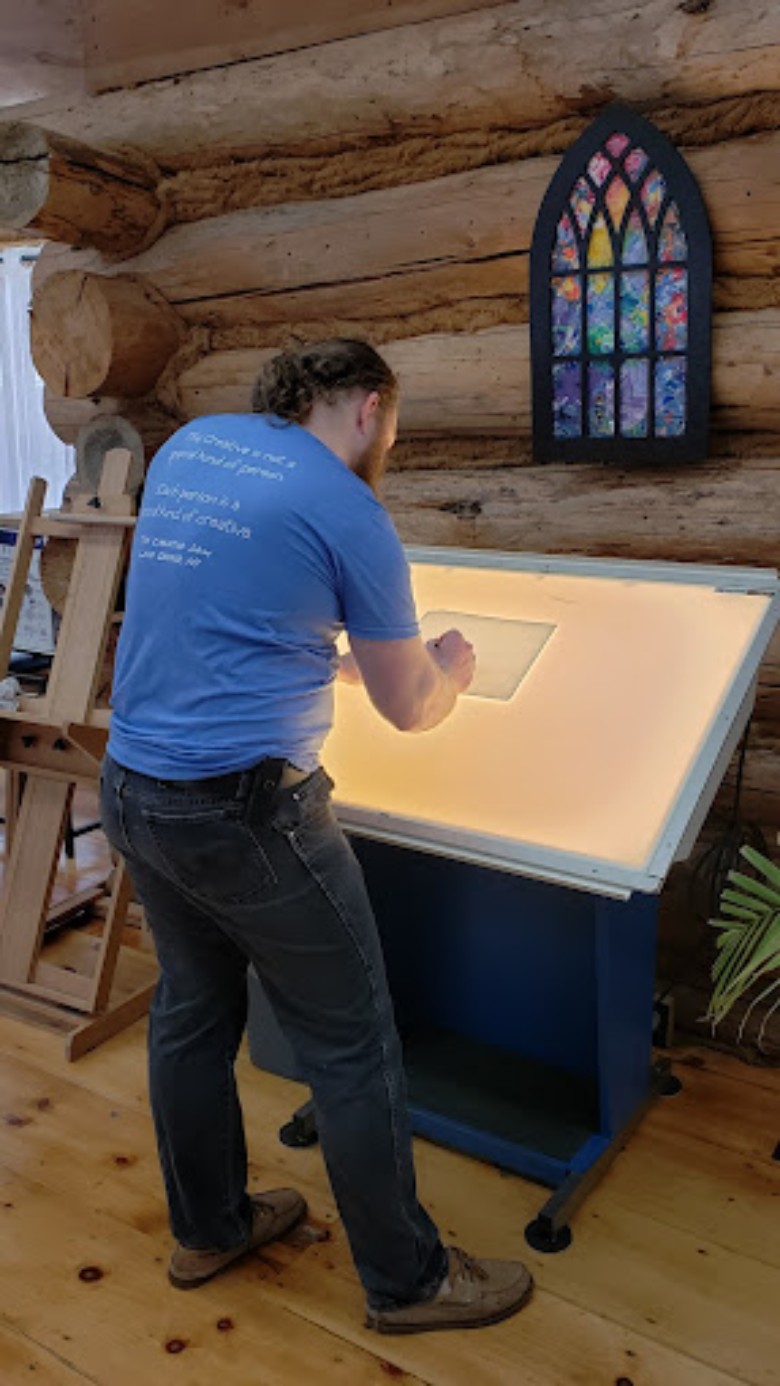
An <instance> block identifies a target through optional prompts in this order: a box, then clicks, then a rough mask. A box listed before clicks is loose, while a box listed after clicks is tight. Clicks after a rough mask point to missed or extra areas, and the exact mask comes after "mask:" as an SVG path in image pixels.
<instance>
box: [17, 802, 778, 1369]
mask: <svg viewBox="0 0 780 1386" xmlns="http://www.w3.org/2000/svg"><path fill="white" fill-rule="evenodd" d="M77 807H78V806H77ZM86 809H87V810H88V806H86ZM79 816H82V817H83V816H89V814H88V811H87V812H86V815H84V814H82V815H79V814H78V813H77V818H78V817H79ZM77 854H78V859H79V868H78V870H77V872H76V873H75V876H74V879H78V882H79V883H80V884H83V882H84V877H85V874H86V875H88V874H89V873H90V872H93V873H95V874H96V875H98V876H99V874H100V872H101V871H104V870H105V866H106V858H105V853H104V849H103V847H102V845H101V841H100V838H99V835H92V836H90V837H89V838H84V839H80V840H79V844H78V846H77ZM70 874H71V875H74V873H73V871H72V869H71V873H70ZM0 1054H1V1055H2V1058H0V1220H2V1233H1V1235H0V1286H2V1290H1V1292H0V1386H23V1384H24V1386H29V1383H30V1382H34V1383H36V1386H81V1383H84V1382H89V1383H92V1384H93V1386H158V1384H159V1386H169V1383H170V1386H174V1383H175V1386H223V1384H224V1386H282V1384H283V1386H298V1383H301V1386H303V1383H307V1386H308V1383H312V1382H316V1383H318V1386H319V1384H320V1383H322V1386H367V1383H377V1384H378V1383H382V1382H386V1381H388V1380H398V1381H403V1382H406V1383H408V1386H418V1383H429V1384H430V1386H499V1383H500V1386H729V1383H734V1382H747V1383H754V1384H755V1386H778V1383H780V1159H777V1158H773V1157H774V1156H775V1154H777V1155H778V1156H780V1150H778V1142H780V1070H778V1069H760V1068H750V1067H746V1066H745V1065H743V1064H741V1063H739V1062H738V1061H737V1060H735V1059H732V1058H730V1057H727V1056H723V1055H719V1054H715V1053H713V1052H711V1051H705V1050H695V1049H689V1050H683V1051H680V1052H679V1054H678V1055H677V1060H676V1071H677V1073H678V1075H679V1076H680V1077H681V1078H682V1080H683V1084H684V1086H683V1091H682V1092H681V1093H680V1094H679V1095H678V1096H677V1097H674V1098H669V1099H664V1100H662V1101H660V1102H659V1103H658V1104H657V1105H656V1107H655V1108H654V1110H653V1111H652V1113H651V1115H650V1116H649V1117H648V1119H647V1120H646V1122H645V1124H644V1126H643V1127H642V1129H641V1131H640V1132H639V1133H638V1135H637V1136H635V1138H634V1139H633V1141H632V1142H631V1144H630V1146H629V1147H628V1149H627V1150H626V1151H625V1152H624V1153H623V1154H622V1155H621V1156H620V1157H619V1158H618V1160H617V1161H616V1163H615V1164H614V1166H613V1167H612V1170H611V1171H610V1172H609V1174H608V1175H607V1177H606V1179H605V1180H604V1182H603V1183H602V1184H601V1185H600V1186H599V1188H598V1189H597V1190H596V1192H595V1193H594V1194H593V1195H592V1196H591V1198H590V1200H589V1202H588V1203H587V1204H586V1205H585V1206H584V1207H583V1208H582V1209H581V1210H580V1212H579V1214H578V1215H577V1218H576V1220H575V1223H574V1231H575V1237H574V1243H573V1245H572V1247H571V1249H570V1250H569V1251H567V1252H565V1253H563V1254H562V1255H559V1256H551V1257H544V1256H541V1255H538V1254H535V1253H534V1252H532V1251H530V1249H529V1248H527V1247H526V1245H525V1242H524V1239H523V1228H524V1226H525V1224H526V1222H528V1220H529V1219H530V1218H531V1217H532V1216H533V1215H534V1214H535V1213H536V1212H537V1211H538V1208H539V1207H540V1205H541V1203H542V1201H543V1199H544V1196H545V1195H544V1191H543V1190H542V1189H540V1188H539V1187H538V1186H536V1185H533V1184H530V1183H526V1182H525V1181H523V1180H521V1179H518V1178H515V1177H513V1176H508V1175H503V1174H501V1173H499V1172H498V1171H497V1170H495V1169H493V1168H490V1167H488V1166H486V1165H482V1164H479V1163H477V1162H474V1161H470V1160H468V1159H466V1158H464V1157H462V1156H459V1155H456V1154H453V1153H452V1152H449V1151H445V1150H442V1149H439V1148H436V1147H434V1146H432V1145H429V1144H427V1143H425V1142H420V1143H419V1144H418V1168H419V1176H420V1185H421V1192H422V1196H423V1198H424V1200H425V1202H426V1203H427V1205H428V1207H429V1208H430V1209H431V1210H432V1212H433V1213H434V1215H435V1216H436V1218H437V1219H438V1221H439V1224H440V1226H441V1228H442V1230H443V1233H444V1235H445V1238H446V1239H447V1240H448V1241H455V1242H457V1243H458V1244H460V1245H462V1246H465V1247H466V1248H467V1249H469V1250H471V1251H474V1252H476V1253H482V1254H486V1255H498V1256H515V1255H520V1256H522V1257H523V1258H524V1259H526V1260H527V1261H528V1262H529V1263H530V1264H531V1265H532V1267H533V1270H534V1273H535V1275H536V1278H537V1283H538V1289H537V1293H536V1296H535V1298H534V1300H533V1302H532V1304H531V1305H530V1306H529V1308H528V1309H526V1310H525V1311H524V1312H523V1313H522V1314H521V1315H520V1316H519V1317H517V1318H516V1319H513V1320H510V1321H509V1322H507V1323H505V1324H502V1325H499V1326H497V1327H495V1328H491V1329H486V1330H482V1331H480V1332H475V1333H449V1334H437V1335H429V1336H422V1337H412V1338H407V1339H397V1340H396V1339H392V1338H390V1339H383V1338H380V1337H377V1336H376V1335H374V1334H371V1333H369V1332H367V1331H366V1330H365V1329H364V1328H363V1327H362V1299H361V1294H360V1289H359V1286H358V1283H357V1281H356V1278H355V1275H354V1272H353V1270H352V1267H351V1263H350V1259H349V1255H348V1251H347V1246H346V1241H345V1237H344V1233H343V1231H342V1229H341V1227H340V1226H339V1224H338V1222H337V1220H336V1217H335V1213H334V1208H333V1203H332V1200H331V1197H330V1193H329V1190H328V1186H327V1182H326V1179H325V1174H324V1170H323V1166H322V1161H321V1156H320V1154H319V1151H318V1150H317V1149H312V1150H303V1151H290V1150H287V1149H285V1147H284V1146H282V1145H280V1144H279V1142H278V1140H277V1135H276V1133H277V1129H278V1127H279V1125H280V1124H281V1123H282V1122H283V1121H284V1120H286V1119H287V1118H288V1117H289V1115H290V1113H291V1112H292V1110H293V1108H294V1107H295V1106H296V1105H297V1103H298V1102H299V1100H300V1097H301V1089H299V1088H296V1087H295V1085H293V1084H290V1083H286V1082H283V1081H281V1080H280V1079H276V1078H273V1077H271V1076H269V1075H267V1074H263V1073H260V1072H259V1071H258V1070H257V1069H255V1068H253V1067H252V1065H251V1064H250V1062H249V1059H248V1057H247V1056H246V1055H244V1056H242V1058H241V1061H240V1069H241V1082H242V1092H243V1096H244V1106H245V1114H246V1123H247V1132H248V1136H249V1144H250V1153H251V1157H252V1165H251V1179H252V1187H253V1188H262V1187H264V1186H265V1187H272V1186H274V1185H278V1184H280V1183H294V1184H296V1185H297V1186H298V1187H300V1188H301V1189H302V1190H303V1192H304V1193H305V1194H306V1197H307V1198H308V1200H309V1204H310V1209H311V1226H312V1227H313V1228H314V1229H319V1230H324V1231H327V1232H328V1233H329V1236H328V1239H327V1240H322V1241H315V1240H312V1239H311V1238H309V1237H307V1236H305V1235H304V1236H300V1235H298V1236H295V1237H294V1238H293V1240H292V1242H291V1243H290V1244H284V1245H276V1246H274V1248H273V1249H272V1250H271V1251H270V1252H269V1253H268V1254H267V1255H265V1256H257V1257H255V1258H252V1259H250V1260H249V1261H248V1262H245V1263H244V1264H243V1265H241V1266H240V1267H236V1268H234V1269H233V1270H232V1271H231V1272H230V1273H229V1274H228V1275H226V1276H224V1277H222V1278H221V1279H220V1280H217V1281H215V1282H213V1283H212V1284H211V1285H209V1286H206V1287H203V1288H202V1289H200V1290H198V1291H196V1292H194V1293H192V1294H182V1293H181V1292H177V1291H175V1290H173V1289H172V1288H170V1287H169V1285H168V1283H167V1281H166V1278H165V1264H166V1261H167V1258H168V1255H169V1251H170V1241H169V1234H168V1229H167V1223H166V1213H165V1206H164V1202H163V1198H162V1192H161V1187H160V1182H159V1175H158V1169H157V1161H156V1156H155V1150H154V1141H153V1134H152V1128H151V1123H150V1120H149V1116H148V1111H147V1102H146V1090H145V1081H146V1080H145V1023H143V1022H142V1023H139V1024H137V1025H135V1026H134V1027H133V1028H132V1029H130V1030H127V1031H125V1032H124V1034H121V1035H119V1036H117V1037H116V1038H115V1039H113V1040H111V1041H109V1042H108V1043H106V1044H105V1045H103V1046H102V1047H101V1048H100V1049H98V1050H96V1051H95V1052H94V1053H91V1054H88V1055H87V1056H86V1057H84V1058H83V1059H80V1060H79V1061H78V1062H77V1063H76V1064H73V1065H68V1064H66V1062H65V1060H64V1057H63V1041H62V1037H61V1036H57V1035H54V1034H51V1033H49V1032H47V1031H43V1030H38V1029H35V1028H33V1027H30V1026H28V1025H25V1024H23V1023H21V1022H19V1021H16V1020H11V1019H8V1018H3V1017H0Z"/></svg>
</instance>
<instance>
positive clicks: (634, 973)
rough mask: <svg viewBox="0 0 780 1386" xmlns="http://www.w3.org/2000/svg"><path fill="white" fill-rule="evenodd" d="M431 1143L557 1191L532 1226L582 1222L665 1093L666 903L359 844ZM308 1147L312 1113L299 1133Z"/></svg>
mask: <svg viewBox="0 0 780 1386" xmlns="http://www.w3.org/2000/svg"><path fill="white" fill-rule="evenodd" d="M353 846H354V848H355V851H356V853H357V856H358V857H359V859H360V861H361V864H362V866H363V870H364V872H365V876H366V881H367V884H368V888H369V892H370V895H371V899H372V902H373V905H374V909H375V912H376V917H377V923H378V925H379V929H380V933H381V935H382V942H383V946H384V950H385V957H386V961H387V969H388V976H389V980H390V989H391V991H392V994H393V999H394V1003H395V1007H396V1015H397V1019H398V1025H399V1029H400V1032H401V1035H402V1037H403V1039H404V1046H405V1053H406V1061H407V1071H408V1077H409V1096H410V1108H411V1114H412V1122H413V1126H414V1129H415V1131H416V1132H417V1133H418V1134H419V1135H421V1136H426V1137H427V1138H428V1139H430V1140H433V1141H438V1142H440V1143H441V1144H443V1145H447V1146H451V1147H453V1148H454V1149H456V1150H461V1151H463V1152H464V1153H466V1154H468V1155H472V1156H475V1157H477V1158H478V1159H482V1160H486V1161H489V1162H490V1163H492V1164H496V1165H498V1166H500V1167H501V1168H502V1169H508V1170H512V1171H514V1172H516V1173H518V1174H522V1175H526V1176H528V1177H529V1178H531V1179H534V1180H537V1181H539V1182H540V1183H543V1184H547V1185H549V1186H551V1187H552V1188H553V1189H555V1190H556V1193H555V1194H553V1196H552V1197H551V1198H550V1199H549V1200H548V1202H547V1203H546V1204H545V1206H544V1208H543V1209H542V1210H541V1212H540V1215H539V1218H538V1219H536V1220H535V1222H534V1223H533V1224H531V1226H530V1228H529V1230H528V1236H529V1240H531V1241H532V1242H533V1244H534V1245H537V1246H539V1247H540V1249H544V1250H550V1251H552V1250H559V1249H563V1246H564V1245H568V1241H569V1240H570V1234H569V1232H568V1226H567V1223H568V1218H569V1217H570V1216H571V1214H572V1212H573V1211H574V1209H575V1208H576V1206H577V1205H578V1204H579V1203H580V1202H581V1201H582V1199H583V1198H584V1196H585V1194H586V1193H587V1192H588V1190H589V1189H590V1188H591V1187H592V1186H593V1184H594V1183H595V1182H596V1181H597V1179H598V1178H600V1177H601V1174H603V1172H604V1170H605V1169H606V1168H607V1166H608V1164H609V1163H610V1162H611V1160H612V1159H613V1158H614V1156H615V1155H616V1154H617V1153H618V1152H619V1150H620V1149H621V1148H622V1146H623V1144H624V1143H625V1140H626V1139H627V1137H628V1135H629V1134H630V1132H631V1130H632V1129H633V1128H634V1127H635V1126H636V1125H637V1124H638V1122H639V1121H640V1120H641V1117H642V1115H643V1113H644V1111H645V1109H646V1107H647V1105H648V1104H649V1102H650V1101H651V1100H652V1098H653V1097H654V1095H656V1094H657V1093H658V1092H659V1091H662V1090H663V1088H664V1085H665V1084H666V1083H667V1077H666V1075H665V1074H664V1072H663V1071H659V1070H657V1069H656V1070H653V1068H652V1053H651V1040H652V1016H653V989H654V979H655V950H656V927H657V914H658V901H657V898H656V897H653V896H646V895H636V896H634V897H632V898H631V899H630V900H629V901H626V902H623V901H616V900H611V899H607V898H605V897H602V896H598V895H591V894H588V893H586V892H584V891H576V890H571V889H567V888H564V887H561V886H554V885H548V884H545V883H542V882H538V881H532V880H528V879H526V878H524V877H520V876H514V875H510V874H508V873H504V872H500V871H495V870H491V869H490V868H487V867H479V866H472V865H469V864H467V863H464V862H459V861H454V860H451V859H449V858H442V857H435V856H432V855H428V854H425V853H419V852H414V851H410V850H409V849H406V848H401V847H394V846H389V845H387V844H385V843H378V842H372V841H369V840H367V839H353ZM285 1132H286V1138H287V1139H288V1140H289V1139H291V1138H292V1143H295V1141H296V1138H297V1139H298V1140H299V1141H300V1143H305V1141H306V1140H307V1139H311V1138H312V1137H313V1135H314V1126H313V1115H312V1114H311V1111H310V1108H309V1107H308V1105H307V1108H305V1109H302V1111H301V1112H300V1113H298V1114H297V1116H296V1117H295V1118H294V1119H293V1122H292V1123H290V1125H289V1126H288V1127H287V1128H285Z"/></svg>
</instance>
